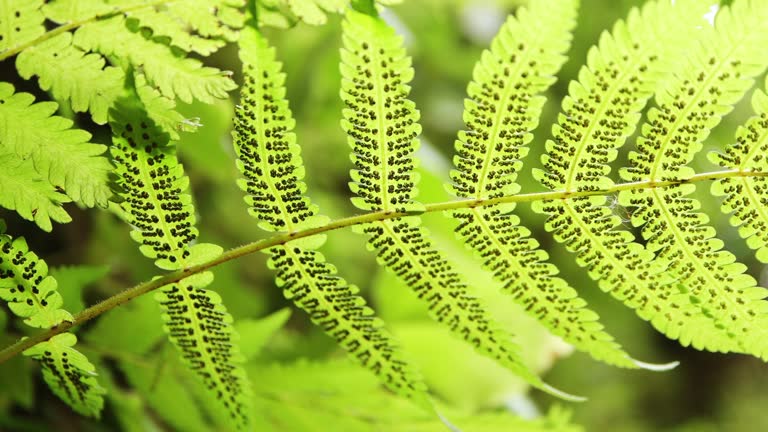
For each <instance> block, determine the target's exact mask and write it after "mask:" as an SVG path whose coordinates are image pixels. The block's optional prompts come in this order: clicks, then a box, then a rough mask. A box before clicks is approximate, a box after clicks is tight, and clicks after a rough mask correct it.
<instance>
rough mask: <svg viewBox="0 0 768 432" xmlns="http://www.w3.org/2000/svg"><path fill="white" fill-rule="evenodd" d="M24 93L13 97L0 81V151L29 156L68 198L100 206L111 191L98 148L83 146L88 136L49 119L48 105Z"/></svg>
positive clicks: (54, 118) (50, 109)
mask: <svg viewBox="0 0 768 432" xmlns="http://www.w3.org/2000/svg"><path fill="white" fill-rule="evenodd" d="M34 100H35V99H34V97H33V96H32V95H31V94H29V93H15V92H14V88H13V86H12V85H10V84H8V83H3V82H0V150H4V151H11V152H14V153H16V154H17V155H18V156H19V157H20V158H22V159H26V158H28V157H30V156H31V157H32V160H33V161H34V164H35V169H36V170H37V172H38V173H40V175H41V176H42V177H44V178H46V179H47V180H48V181H49V182H50V183H51V184H52V185H54V186H58V187H60V188H62V189H64V190H65V191H66V193H67V195H69V196H70V197H71V198H72V199H73V200H75V201H79V202H82V203H83V204H85V205H87V206H89V207H93V206H94V205H100V206H105V205H106V203H107V200H108V199H109V197H110V195H111V192H110V190H109V186H108V185H107V174H108V173H109V171H110V170H111V168H112V167H111V166H110V164H109V162H108V161H107V160H106V159H105V158H103V157H101V156H100V155H101V154H102V153H104V150H105V149H106V147H105V146H103V145H97V144H91V143H89V142H88V140H89V139H90V135H89V134H88V132H85V131H83V130H79V129H71V127H72V122H71V121H70V120H67V119H65V118H62V117H57V116H52V114H53V113H54V112H55V111H56V108H57V105H56V104H55V103H53V102H39V103H34Z"/></svg>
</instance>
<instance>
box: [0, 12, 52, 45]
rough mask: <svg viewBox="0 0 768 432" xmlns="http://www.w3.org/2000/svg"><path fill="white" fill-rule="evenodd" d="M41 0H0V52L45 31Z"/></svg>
mask: <svg viewBox="0 0 768 432" xmlns="http://www.w3.org/2000/svg"><path fill="white" fill-rule="evenodd" d="M41 6H43V0H24V1H19V0H0V53H2V52H3V51H5V50H7V49H9V48H13V47H15V46H18V45H21V44H23V43H25V42H29V41H31V40H33V39H35V38H36V37H38V36H40V35H42V34H43V33H45V27H43V21H44V20H45V17H44V16H43V14H42V12H40V7H41Z"/></svg>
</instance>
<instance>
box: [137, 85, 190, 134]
mask: <svg viewBox="0 0 768 432" xmlns="http://www.w3.org/2000/svg"><path fill="white" fill-rule="evenodd" d="M133 78H134V86H135V88H136V94H137V95H138V96H139V99H140V100H141V103H142V105H144V109H146V110H147V115H148V116H149V118H151V119H152V121H154V122H155V123H157V125H158V126H160V127H161V128H162V129H163V131H164V132H165V133H167V134H168V135H169V136H170V138H171V139H172V140H178V139H179V138H180V135H179V132H194V130H195V129H196V128H197V127H198V126H199V124H198V123H196V122H193V121H189V120H187V119H185V118H184V116H183V115H181V114H180V113H179V112H178V111H177V110H176V102H175V101H174V100H173V99H169V98H167V97H165V96H163V95H162V94H160V92H159V91H157V89H155V88H154V87H152V86H150V85H148V84H147V78H146V77H145V76H144V75H143V74H140V73H136V74H134V76H133Z"/></svg>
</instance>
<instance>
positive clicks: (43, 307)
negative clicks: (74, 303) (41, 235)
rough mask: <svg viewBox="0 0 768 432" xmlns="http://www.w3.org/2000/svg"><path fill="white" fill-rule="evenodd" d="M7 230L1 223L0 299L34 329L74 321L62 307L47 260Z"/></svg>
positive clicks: (22, 239)
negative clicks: (12, 236)
mask: <svg viewBox="0 0 768 432" xmlns="http://www.w3.org/2000/svg"><path fill="white" fill-rule="evenodd" d="M4 230H5V227H4V226H3V225H2V224H0V298H2V299H3V300H5V301H7V302H8V308H9V309H10V310H11V311H12V312H13V313H14V314H16V315H18V316H20V317H22V318H26V319H25V320H24V322H25V323H26V324H27V325H29V326H31V327H37V328H45V329H48V328H51V327H55V326H57V325H58V324H59V323H61V322H63V321H72V315H70V314H69V312H67V311H65V310H64V309H62V308H61V306H62V305H63V304H64V301H63V299H62V298H61V294H59V292H58V291H57V289H56V288H57V283H56V279H54V278H53V277H51V276H48V266H47V265H46V264H45V261H43V260H41V259H40V258H38V257H37V255H36V254H35V253H34V252H32V251H30V250H29V248H28V247H27V242H26V241H25V240H24V238H23V237H19V238H17V239H15V240H14V239H12V238H11V237H10V236H9V235H7V234H5V233H4Z"/></svg>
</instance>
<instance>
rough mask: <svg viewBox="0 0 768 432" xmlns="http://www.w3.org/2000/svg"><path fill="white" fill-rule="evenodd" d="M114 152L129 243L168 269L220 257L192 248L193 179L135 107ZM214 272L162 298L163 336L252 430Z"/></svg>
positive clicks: (127, 112) (116, 116)
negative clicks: (213, 284) (129, 229)
mask: <svg viewBox="0 0 768 432" xmlns="http://www.w3.org/2000/svg"><path fill="white" fill-rule="evenodd" d="M110 123H111V126H112V131H113V144H114V145H113V147H112V154H113V157H114V161H115V164H116V166H117V168H116V173H117V174H118V176H119V179H118V183H119V185H120V186H121V187H122V188H123V191H122V192H121V196H122V197H123V198H124V200H125V201H124V202H123V203H121V205H120V206H121V207H122V209H123V210H124V211H125V213H126V214H127V215H128V218H129V222H130V224H131V225H133V226H134V227H135V230H134V231H132V232H131V237H132V238H133V239H134V240H136V241H137V242H138V243H140V244H141V246H140V250H141V252H142V253H143V254H144V255H145V256H147V257H148V258H151V259H154V260H155V264H156V265H157V266H158V267H160V268H162V269H166V270H179V269H183V268H186V267H189V266H193V265H195V264H198V263H202V262H205V261H208V260H211V259H214V258H215V257H216V256H218V255H220V254H221V252H222V250H221V248H220V247H218V246H216V245H211V244H205V243H201V244H196V245H195V246H191V247H190V246H189V245H190V243H191V242H193V241H194V240H195V239H196V238H197V234H198V232H197V229H196V228H195V227H194V224H195V217H194V208H193V206H192V202H191V201H192V199H191V197H190V195H189V194H187V193H186V189H187V188H188V185H189V179H188V177H186V176H185V175H184V170H183V168H182V166H181V165H179V164H178V161H177V159H176V153H175V146H173V145H172V144H169V138H168V135H167V134H166V133H164V132H163V131H162V129H160V127H159V126H157V125H156V124H155V123H154V122H153V121H152V120H150V119H149V118H148V116H147V114H146V112H145V111H144V110H143V108H142V107H139V106H137V105H136V102H135V101H130V100H121V101H120V102H118V107H117V109H115V110H114V111H113V112H112V120H111V122H110ZM212 280H213V275H212V274H211V273H210V272H203V273H199V274H196V275H193V276H190V277H188V278H186V279H184V280H182V281H180V282H178V283H174V284H171V285H169V286H168V287H166V288H165V289H164V290H163V291H162V292H160V293H159V294H158V295H157V297H156V298H157V299H158V301H159V302H160V305H161V306H162V309H163V312H164V316H163V319H164V321H165V330H166V332H167V333H168V335H169V337H170V339H171V341H172V342H173V343H174V345H176V347H177V348H178V349H179V352H180V353H181V356H182V357H183V359H184V361H185V362H186V364H187V366H188V367H189V368H190V369H191V370H193V371H194V372H195V374H196V375H197V377H198V378H199V379H200V380H201V381H202V383H203V384H204V386H205V387H206V388H207V389H208V391H209V393H210V395H211V396H212V398H215V399H216V400H217V403H218V406H219V407H220V408H221V409H222V410H223V411H225V412H226V414H227V416H228V417H229V418H230V420H231V425H232V426H233V427H234V428H237V429H242V430H245V429H247V428H248V424H249V415H250V413H249V409H250V408H249V405H250V392H249V391H248V389H249V386H248V384H247V378H246V377H245V374H244V372H243V370H242V368H241V366H240V363H241V361H242V356H241V355H240V353H239V350H238V349H237V346H236V345H235V344H234V341H235V340H236V339H237V335H236V333H235V332H234V330H233V328H232V326H231V322H232V317H231V316H230V315H229V313H227V311H226V309H225V308H224V306H223V305H222V304H221V298H220V297H219V295H218V294H216V293H215V292H213V291H209V290H205V289H204V288H205V287H206V286H208V285H209V284H210V283H211V281H212Z"/></svg>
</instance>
